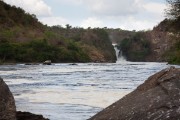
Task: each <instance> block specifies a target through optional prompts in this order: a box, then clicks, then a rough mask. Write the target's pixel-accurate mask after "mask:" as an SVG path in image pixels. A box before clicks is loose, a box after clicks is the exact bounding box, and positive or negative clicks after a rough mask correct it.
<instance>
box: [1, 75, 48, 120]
mask: <svg viewBox="0 0 180 120" xmlns="http://www.w3.org/2000/svg"><path fill="white" fill-rule="evenodd" d="M0 120H49V119H46V118H44V117H43V116H42V115H35V114H32V113H29V112H20V111H16V106H15V100H14V97H13V95H12V93H11V91H10V90H9V87H8V86H7V85H6V83H5V82H4V81H3V79H2V78H0Z"/></svg>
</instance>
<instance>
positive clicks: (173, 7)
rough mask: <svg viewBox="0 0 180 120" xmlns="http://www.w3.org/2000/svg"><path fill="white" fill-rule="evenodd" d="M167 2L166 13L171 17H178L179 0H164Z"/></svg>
mask: <svg viewBox="0 0 180 120" xmlns="http://www.w3.org/2000/svg"><path fill="white" fill-rule="evenodd" d="M166 1H167V3H168V4H169V8H168V9H167V10H166V14H167V15H168V17H170V18H171V19H179V18H180V0H166Z"/></svg>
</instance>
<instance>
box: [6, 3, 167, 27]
mask: <svg viewBox="0 0 180 120" xmlns="http://www.w3.org/2000/svg"><path fill="white" fill-rule="evenodd" d="M4 1H5V2H6V3H9V4H11V5H15V6H18V7H21V8H23V9H25V11H27V12H29V13H31V14H35V15H36V16H37V18H38V19H39V20H40V21H41V22H42V23H44V24H47V25H49V26H52V25H62V26H65V25H66V24H70V25H72V26H73V27H76V26H79V27H84V28H87V27H89V26H90V27H109V28H121V29H127V30H144V29H145V30H147V29H152V28H153V26H155V25H157V24H158V23H159V22H160V21H162V20H163V19H164V16H165V15H164V9H165V8H166V2H165V0H4Z"/></svg>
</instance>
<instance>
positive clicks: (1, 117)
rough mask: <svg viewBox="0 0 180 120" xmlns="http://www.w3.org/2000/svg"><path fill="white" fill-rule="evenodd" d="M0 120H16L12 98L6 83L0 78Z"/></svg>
mask: <svg viewBox="0 0 180 120" xmlns="http://www.w3.org/2000/svg"><path fill="white" fill-rule="evenodd" d="M0 120H16V106H15V101H14V97H13V95H12V93H11V91H10V90H9V87H8V86H7V85H6V83H5V82H4V81H3V80H2V79H1V78H0Z"/></svg>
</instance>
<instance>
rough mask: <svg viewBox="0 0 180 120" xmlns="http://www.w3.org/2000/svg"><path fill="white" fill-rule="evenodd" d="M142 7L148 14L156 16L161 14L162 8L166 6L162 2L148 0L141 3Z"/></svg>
mask: <svg viewBox="0 0 180 120" xmlns="http://www.w3.org/2000/svg"><path fill="white" fill-rule="evenodd" d="M143 7H144V9H145V10H146V11H147V12H149V13H150V14H154V15H156V16H160V17H161V16H163V15H164V14H163V13H164V10H165V9H166V8H167V6H166V5H165V4H163V3H155V2H148V3H145V4H144V5H143Z"/></svg>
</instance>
